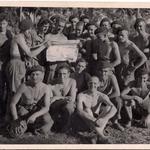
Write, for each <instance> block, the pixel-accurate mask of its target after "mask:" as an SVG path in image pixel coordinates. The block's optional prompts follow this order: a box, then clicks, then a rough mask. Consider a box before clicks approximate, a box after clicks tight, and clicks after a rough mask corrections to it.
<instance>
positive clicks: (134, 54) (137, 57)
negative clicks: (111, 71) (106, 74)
mask: <svg viewBox="0 0 150 150" xmlns="http://www.w3.org/2000/svg"><path fill="white" fill-rule="evenodd" d="M118 39H119V42H118V46H119V51H120V55H121V64H120V65H119V66H117V68H116V76H117V79H118V82H119V85H122V84H123V82H124V81H123V80H124V72H127V71H128V72H130V77H129V78H128V80H129V81H128V82H130V81H131V80H134V73H135V71H136V70H137V69H138V68H139V67H140V66H142V65H143V64H144V63H145V62H146V60H147V58H146V56H145V55H144V53H143V52H142V51H141V50H140V49H139V48H138V47H137V46H136V45H135V44H134V43H133V42H131V41H130V40H129V39H128V31H127V30H126V29H124V28H122V29H120V30H119V32H118ZM120 88H121V87H120ZM121 89H122V88H121Z"/></svg>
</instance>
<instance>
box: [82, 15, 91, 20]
mask: <svg viewBox="0 0 150 150" xmlns="http://www.w3.org/2000/svg"><path fill="white" fill-rule="evenodd" d="M84 19H89V17H88V16H86V15H82V16H81V17H80V21H83V20H84Z"/></svg>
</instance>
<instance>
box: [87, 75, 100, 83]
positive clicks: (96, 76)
mask: <svg viewBox="0 0 150 150" xmlns="http://www.w3.org/2000/svg"><path fill="white" fill-rule="evenodd" d="M93 78H96V79H97V80H98V82H99V78H98V77H97V76H91V77H90V78H89V80H88V83H89V82H91V80H92V79H93Z"/></svg>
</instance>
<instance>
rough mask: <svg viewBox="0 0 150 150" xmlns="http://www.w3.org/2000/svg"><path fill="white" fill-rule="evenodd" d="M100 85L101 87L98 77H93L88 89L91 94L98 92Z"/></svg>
mask: <svg viewBox="0 0 150 150" xmlns="http://www.w3.org/2000/svg"><path fill="white" fill-rule="evenodd" d="M99 85H100V82H99V79H98V77H96V76H92V77H91V78H90V80H89V81H88V88H89V90H90V91H91V92H95V91H97V88H98V87H99Z"/></svg>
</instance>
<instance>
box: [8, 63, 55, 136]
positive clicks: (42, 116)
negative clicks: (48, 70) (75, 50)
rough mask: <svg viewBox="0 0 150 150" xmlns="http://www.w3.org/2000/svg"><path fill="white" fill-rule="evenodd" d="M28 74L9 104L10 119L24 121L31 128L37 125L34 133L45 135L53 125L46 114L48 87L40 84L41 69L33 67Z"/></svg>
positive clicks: (48, 98) (48, 95)
mask: <svg viewBox="0 0 150 150" xmlns="http://www.w3.org/2000/svg"><path fill="white" fill-rule="evenodd" d="M28 74H29V79H28V81H27V82H26V83H23V84H21V85H20V87H19V88H18V90H17V92H16V94H15V95H14V96H13V98H12V101H11V103H10V112H11V115H12V119H13V120H18V119H20V118H22V119H25V120H27V124H28V125H29V124H33V127H35V126H36V125H37V124H38V123H39V124H40V126H39V127H37V126H36V127H37V128H34V129H35V130H34V131H35V133H38V134H42V135H43V134H44V135H46V134H48V132H49V131H50V129H51V126H52V123H53V122H52V119H51V117H50V115H49V113H48V111H49V107H50V97H51V95H50V93H51V92H50V91H49V88H48V86H47V85H46V84H44V83H43V82H42V80H43V77H44V69H43V67H41V66H33V67H32V68H30V70H29V71H28ZM37 122H38V123H37Z"/></svg>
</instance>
